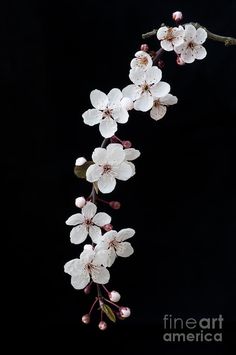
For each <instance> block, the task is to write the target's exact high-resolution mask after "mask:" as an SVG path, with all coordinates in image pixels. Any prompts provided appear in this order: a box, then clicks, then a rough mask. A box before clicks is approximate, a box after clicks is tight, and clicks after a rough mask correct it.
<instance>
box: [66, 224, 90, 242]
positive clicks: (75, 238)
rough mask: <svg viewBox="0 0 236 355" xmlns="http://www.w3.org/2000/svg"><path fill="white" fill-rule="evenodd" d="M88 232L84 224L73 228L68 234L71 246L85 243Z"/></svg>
mask: <svg viewBox="0 0 236 355" xmlns="http://www.w3.org/2000/svg"><path fill="white" fill-rule="evenodd" d="M87 235H88V230H87V228H86V226H85V225H84V224H80V225H79V226H77V227H74V228H73V229H72V230H71V232H70V241H71V243H72V244H81V243H83V242H84V241H85V239H86V238H87Z"/></svg>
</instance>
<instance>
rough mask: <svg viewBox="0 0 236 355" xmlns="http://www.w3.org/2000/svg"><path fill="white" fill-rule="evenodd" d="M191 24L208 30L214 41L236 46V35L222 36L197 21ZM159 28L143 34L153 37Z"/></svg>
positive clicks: (210, 37) (144, 36)
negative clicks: (235, 36)
mask: <svg viewBox="0 0 236 355" xmlns="http://www.w3.org/2000/svg"><path fill="white" fill-rule="evenodd" d="M189 24H190V25H193V26H194V27H195V28H200V27H201V28H203V29H204V30H205V31H206V32H207V37H208V38H209V39H212V40H213V41H217V42H222V43H224V45H225V46H236V38H234V37H227V36H221V35H217V34H215V33H213V32H210V31H209V30H208V29H207V28H206V27H204V26H202V25H200V24H199V23H197V22H190V23H189ZM157 31H158V30H157V29H153V30H152V31H149V32H146V33H143V34H142V38H143V39H146V38H149V37H153V36H155V35H156V34H157Z"/></svg>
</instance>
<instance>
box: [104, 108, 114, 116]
mask: <svg viewBox="0 0 236 355" xmlns="http://www.w3.org/2000/svg"><path fill="white" fill-rule="evenodd" d="M111 116H112V109H110V108H106V109H105V110H104V111H103V118H106V117H111Z"/></svg>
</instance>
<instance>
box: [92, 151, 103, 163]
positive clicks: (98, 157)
mask: <svg viewBox="0 0 236 355" xmlns="http://www.w3.org/2000/svg"><path fill="white" fill-rule="evenodd" d="M92 159H93V161H94V163H96V164H99V165H103V164H105V163H106V162H107V151H106V149H105V148H95V149H94V151H93V154H92Z"/></svg>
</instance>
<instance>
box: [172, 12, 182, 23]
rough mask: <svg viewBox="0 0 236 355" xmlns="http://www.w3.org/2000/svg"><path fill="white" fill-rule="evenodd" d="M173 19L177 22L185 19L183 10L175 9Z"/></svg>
mask: <svg viewBox="0 0 236 355" xmlns="http://www.w3.org/2000/svg"><path fill="white" fill-rule="evenodd" d="M172 19H173V20H174V21H175V22H179V21H181V20H182V19H183V14H182V12H181V11H175V12H173V14H172Z"/></svg>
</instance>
